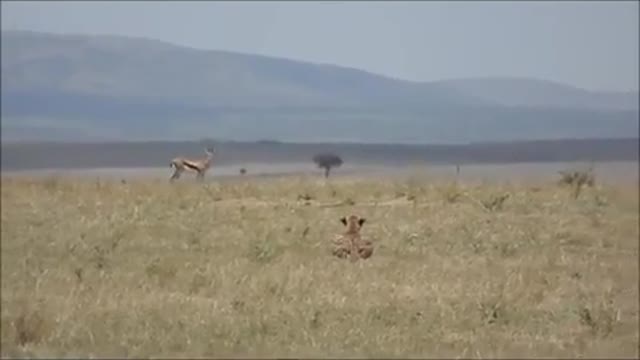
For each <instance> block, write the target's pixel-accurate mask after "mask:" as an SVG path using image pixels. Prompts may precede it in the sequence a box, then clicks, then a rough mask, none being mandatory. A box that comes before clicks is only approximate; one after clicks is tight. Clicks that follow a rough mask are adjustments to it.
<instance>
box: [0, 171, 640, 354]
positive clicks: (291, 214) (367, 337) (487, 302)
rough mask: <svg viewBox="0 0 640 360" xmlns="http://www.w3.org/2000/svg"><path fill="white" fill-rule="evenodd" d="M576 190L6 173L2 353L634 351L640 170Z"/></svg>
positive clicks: (416, 179)
mask: <svg viewBox="0 0 640 360" xmlns="http://www.w3.org/2000/svg"><path fill="white" fill-rule="evenodd" d="M245 179H247V178H245ZM566 194H567V190H566V189H565V188H563V187H561V186H558V185H557V184H553V183H549V184H542V185H540V186H538V187H535V188H533V187H529V186H524V185H486V184H485V185H477V184H465V183H457V184H449V183H444V182H440V183H432V182H429V181H426V180H425V179H424V178H422V179H420V178H419V177H414V178H412V179H411V181H409V182H404V181H399V180H398V181H391V180H389V181H376V180H354V179H351V180H348V179H330V180H329V181H324V180H320V179H310V178H284V179H273V180H268V181H265V180H263V181H259V182H257V181H256V182H254V181H251V180H242V181H238V182H235V183H224V184H221V183H216V182H207V183H205V184H197V183H194V182H189V181H184V182H182V183H175V184H173V185H169V184H167V183H166V182H164V181H152V180H138V181H135V180H131V181H128V182H125V183H122V182H119V181H109V180H100V181H99V182H97V181H94V180H68V179H63V178H50V179H45V180H38V179H31V180H30V179H11V178H6V177H4V178H3V179H2V223H1V225H2V226H1V234H2V318H1V324H2V334H1V346H2V350H1V351H2V356H3V357H19V356H22V357H49V358H51V357H59V356H74V357H79V356H93V357H98V356H101V357H125V356H130V357H153V356H155V357H158V356H162V357H196V356H204V357H232V356H233V357H237V356H244V357H257V356H260V357H316V358H317V357H347V356H348V357H405V358H406V357H421V358H424V357H458V356H459V357H467V358H472V357H473V358H475V357H478V358H480V357H491V358H496V357H511V358H513V357H542V356H546V357H568V358H576V357H638V327H637V324H638V235H639V231H638V220H639V219H638V202H637V199H638V193H637V189H625V188H609V187H606V186H594V187H590V188H585V189H583V191H582V193H581V196H580V197H576V198H574V197H572V196H566ZM351 213H355V214H358V215H360V216H363V217H366V218H367V222H366V224H365V225H364V227H363V230H362V233H363V235H364V236H367V238H369V239H371V240H373V242H374V246H375V247H376V250H375V252H374V255H373V256H372V257H371V258H370V259H368V260H366V261H358V262H356V263H351V262H349V261H345V260H341V259H338V258H335V257H333V256H331V254H330V247H331V239H332V238H333V236H334V235H335V234H338V233H340V232H341V231H343V226H342V224H341V223H340V221H339V218H340V217H342V216H345V215H348V214H351Z"/></svg>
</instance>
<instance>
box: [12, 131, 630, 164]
mask: <svg viewBox="0 0 640 360" xmlns="http://www.w3.org/2000/svg"><path fill="white" fill-rule="evenodd" d="M639 144H640V142H639V139H637V138H628V139H567V140H548V141H547V140H545V141H526V142H512V143H482V144H480V143H478V144H466V145H404V144H354V143H325V144H321V143H308V144H301V143H281V142H275V141H259V142H220V141H217V142H214V145H215V147H216V151H217V155H216V159H215V162H216V164H219V165H233V164H238V163H286V162H306V161H308V162H311V161H312V160H311V158H312V157H313V155H315V154H317V153H320V152H333V153H335V154H337V155H339V156H341V157H342V158H343V159H344V161H345V163H360V164H363V163H371V164H374V163H376V164H397V165H404V164H416V163H421V162H422V163H445V164H471V163H516V162H569V161H637V160H638V158H639V156H638V151H639V150H638V146H639ZM204 146H205V142H197V141H193V142H169V141H167V142H110V143H85V144H79V143H12V144H2V170H5V171H6V170H27V169H42V168H69V169H70V168H99V167H163V166H167V167H168V166H169V161H170V160H171V158H173V157H175V156H178V155H183V156H191V157H199V156H203V155H204V152H203V149H204Z"/></svg>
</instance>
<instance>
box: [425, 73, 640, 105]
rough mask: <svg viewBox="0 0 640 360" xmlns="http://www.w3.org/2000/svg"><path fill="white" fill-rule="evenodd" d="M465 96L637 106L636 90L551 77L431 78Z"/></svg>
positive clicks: (539, 102) (504, 101) (535, 102)
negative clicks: (575, 83) (581, 86)
mask: <svg viewBox="0 0 640 360" xmlns="http://www.w3.org/2000/svg"><path fill="white" fill-rule="evenodd" d="M432 84H437V85H441V86H443V87H447V88H449V89H452V90H456V91H459V92H460V93H462V94H465V95H467V96H473V97H476V98H478V99H482V100H484V101H487V102H491V103H494V104H500V105H505V106H524V107H546V108H565V109H570V108H575V109H600V110H607V109H608V110H638V108H639V106H638V102H639V98H638V93H637V92H606V91H588V90H583V89H579V88H576V87H573V86H569V85H564V84H560V83H557V82H553V81H547V80H537V79H527V78H514V77H495V78H473V79H455V80H444V81H438V82H434V83H432Z"/></svg>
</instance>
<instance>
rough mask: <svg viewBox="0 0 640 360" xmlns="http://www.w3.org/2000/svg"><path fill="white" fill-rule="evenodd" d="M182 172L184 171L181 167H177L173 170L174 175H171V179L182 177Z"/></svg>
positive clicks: (171, 180)
mask: <svg viewBox="0 0 640 360" xmlns="http://www.w3.org/2000/svg"><path fill="white" fill-rule="evenodd" d="M181 173H182V171H180V170H179V169H176V170H175V171H174V172H173V175H171V178H170V179H169V181H170V182H173V181H174V180H177V179H178V178H180V174H181Z"/></svg>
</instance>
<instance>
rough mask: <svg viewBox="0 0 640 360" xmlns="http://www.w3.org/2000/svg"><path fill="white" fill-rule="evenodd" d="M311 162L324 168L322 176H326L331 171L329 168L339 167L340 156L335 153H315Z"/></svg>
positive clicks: (340, 163)
mask: <svg viewBox="0 0 640 360" xmlns="http://www.w3.org/2000/svg"><path fill="white" fill-rule="evenodd" d="M313 162H314V163H316V165H318V167H319V168H321V169H324V177H325V178H328V177H329V174H330V172H331V168H334V167H340V166H341V165H342V158H340V156H338V155H335V154H329V153H325V154H317V155H315V156H314V157H313Z"/></svg>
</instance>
